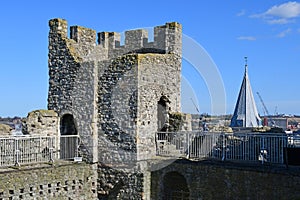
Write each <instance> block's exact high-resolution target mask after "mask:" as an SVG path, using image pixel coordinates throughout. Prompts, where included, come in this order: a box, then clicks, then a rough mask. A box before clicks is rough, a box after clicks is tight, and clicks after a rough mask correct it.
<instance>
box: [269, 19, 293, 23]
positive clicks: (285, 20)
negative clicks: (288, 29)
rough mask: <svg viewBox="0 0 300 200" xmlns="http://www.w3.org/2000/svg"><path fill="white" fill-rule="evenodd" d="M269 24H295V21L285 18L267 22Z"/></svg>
mask: <svg viewBox="0 0 300 200" xmlns="http://www.w3.org/2000/svg"><path fill="white" fill-rule="evenodd" d="M267 22H268V23H269V24H289V23H294V22H295V20H288V19H285V18H280V19H270V20H267Z"/></svg>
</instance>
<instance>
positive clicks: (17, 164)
mask: <svg viewBox="0 0 300 200" xmlns="http://www.w3.org/2000/svg"><path fill="white" fill-rule="evenodd" d="M19 152H20V150H19V140H18V139H17V138H15V154H16V155H15V158H16V160H15V166H20V163H19Z"/></svg>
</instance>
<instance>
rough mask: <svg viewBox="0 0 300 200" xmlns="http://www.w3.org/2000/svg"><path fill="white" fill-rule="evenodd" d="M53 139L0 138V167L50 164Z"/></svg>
mask: <svg viewBox="0 0 300 200" xmlns="http://www.w3.org/2000/svg"><path fill="white" fill-rule="evenodd" d="M55 148H56V143H55V137H54V136H53V137H49V136H45V137H9V138H0V166H14V165H21V164H31V163H41V162H52V161H53V160H54V159H55V153H54V151H55Z"/></svg>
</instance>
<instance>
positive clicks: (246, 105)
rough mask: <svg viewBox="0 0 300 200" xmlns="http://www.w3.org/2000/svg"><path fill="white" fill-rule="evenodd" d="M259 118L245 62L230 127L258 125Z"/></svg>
mask: <svg viewBox="0 0 300 200" xmlns="http://www.w3.org/2000/svg"><path fill="white" fill-rule="evenodd" d="M260 125H261V119H260V117H259V115H258V112H257V108H256V104H255V101H254V97H253V93H252V89H251V85H250V80H249V77H248V65H247V61H246V64H245V74H244V78H243V82H242V85H241V89H240V92H239V96H238V99H237V102H236V105H235V109H234V114H233V116H232V118H231V123H230V126H231V127H258V126H260Z"/></svg>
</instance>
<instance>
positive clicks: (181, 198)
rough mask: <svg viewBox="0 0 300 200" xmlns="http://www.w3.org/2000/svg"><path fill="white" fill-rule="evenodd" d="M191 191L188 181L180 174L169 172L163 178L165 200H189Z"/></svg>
mask: <svg viewBox="0 0 300 200" xmlns="http://www.w3.org/2000/svg"><path fill="white" fill-rule="evenodd" d="M189 198H190V191H189V188H188V184H187V181H186V179H185V177H184V176H183V175H181V174H180V173H178V172H175V171H173V172H169V173H167V174H166V175H165V176H164V178H163V199H165V200H174V199H178V200H188V199H189Z"/></svg>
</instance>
